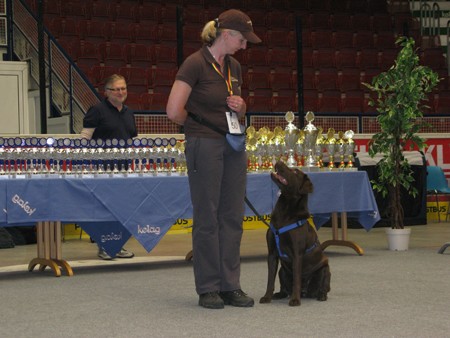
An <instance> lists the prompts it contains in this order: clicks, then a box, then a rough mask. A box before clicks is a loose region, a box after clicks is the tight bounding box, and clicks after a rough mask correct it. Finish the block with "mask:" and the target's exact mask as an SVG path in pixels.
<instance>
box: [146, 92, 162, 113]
mask: <svg viewBox="0 0 450 338" xmlns="http://www.w3.org/2000/svg"><path fill="white" fill-rule="evenodd" d="M168 99H169V96H168V95H166V94H164V93H142V94H141V96H140V103H141V105H140V107H141V109H142V110H156V111H165V110H166V105H167V100H168Z"/></svg>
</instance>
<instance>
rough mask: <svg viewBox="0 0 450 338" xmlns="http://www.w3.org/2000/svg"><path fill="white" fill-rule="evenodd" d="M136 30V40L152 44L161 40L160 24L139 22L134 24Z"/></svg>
mask: <svg viewBox="0 0 450 338" xmlns="http://www.w3.org/2000/svg"><path fill="white" fill-rule="evenodd" d="M132 27H133V31H134V33H133V34H134V41H135V42H136V43H143V44H146V45H152V44H156V43H158V42H159V35H158V26H157V25H155V24H153V23H139V24H137V25H132Z"/></svg>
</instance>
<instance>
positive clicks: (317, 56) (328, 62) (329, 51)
mask: <svg viewBox="0 0 450 338" xmlns="http://www.w3.org/2000/svg"><path fill="white" fill-rule="evenodd" d="M313 65H314V68H316V69H321V68H331V67H336V50H335V49H333V48H321V49H319V50H315V51H314V54H313Z"/></svg>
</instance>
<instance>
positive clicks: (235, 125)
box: [225, 111, 242, 134]
mask: <svg viewBox="0 0 450 338" xmlns="http://www.w3.org/2000/svg"><path fill="white" fill-rule="evenodd" d="M225 114H226V116H227V122H228V131H229V132H230V134H241V133H242V131H241V126H240V125H239V120H238V116H237V114H236V113H234V112H229V111H227V112H226V113H225Z"/></svg>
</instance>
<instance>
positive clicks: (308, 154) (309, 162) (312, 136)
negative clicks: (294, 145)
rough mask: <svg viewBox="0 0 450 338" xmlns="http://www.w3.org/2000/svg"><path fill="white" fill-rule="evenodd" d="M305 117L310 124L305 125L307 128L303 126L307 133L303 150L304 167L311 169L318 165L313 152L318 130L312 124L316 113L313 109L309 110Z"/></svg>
mask: <svg viewBox="0 0 450 338" xmlns="http://www.w3.org/2000/svg"><path fill="white" fill-rule="evenodd" d="M305 118H306V121H308V124H307V125H306V126H305V128H303V131H304V133H305V139H304V141H303V147H304V149H303V150H304V154H305V163H304V167H305V168H309V169H311V168H314V167H317V166H316V161H315V159H314V156H313V153H314V148H315V144H316V140H317V135H318V130H317V128H316V127H315V126H314V125H313V124H312V121H314V113H313V112H312V111H309V112H307V113H306V117H305Z"/></svg>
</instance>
